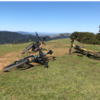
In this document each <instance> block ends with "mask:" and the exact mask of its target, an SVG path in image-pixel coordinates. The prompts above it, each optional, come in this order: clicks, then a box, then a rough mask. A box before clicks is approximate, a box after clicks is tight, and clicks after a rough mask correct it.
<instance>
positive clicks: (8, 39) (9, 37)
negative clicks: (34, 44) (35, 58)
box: [0, 31, 36, 44]
mask: <svg viewBox="0 0 100 100" xmlns="http://www.w3.org/2000/svg"><path fill="white" fill-rule="evenodd" d="M24 39H26V40H27V39H33V40H35V39H36V36H33V35H23V34H19V33H16V32H8V31H0V44H5V43H14V42H15V43H18V42H19V41H22V40H24Z"/></svg>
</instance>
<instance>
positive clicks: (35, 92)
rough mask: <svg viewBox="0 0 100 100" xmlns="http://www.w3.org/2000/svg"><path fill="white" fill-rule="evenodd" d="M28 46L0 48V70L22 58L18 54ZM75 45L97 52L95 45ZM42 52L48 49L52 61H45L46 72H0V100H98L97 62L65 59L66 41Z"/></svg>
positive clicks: (34, 69)
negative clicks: (47, 65)
mask: <svg viewBox="0 0 100 100" xmlns="http://www.w3.org/2000/svg"><path fill="white" fill-rule="evenodd" d="M29 44H30V43H24V44H13V45H12V44H6V45H0V68H2V67H4V66H6V65H8V64H10V63H12V62H13V61H15V60H18V59H19V58H22V57H23V56H25V55H21V54H20V52H21V51H22V50H23V49H24V48H25V47H26V46H27V45H29ZM75 44H77V45H81V46H83V47H85V48H87V49H92V50H96V49H98V51H99V50H100V46H98V45H94V46H92V45H87V44H82V43H78V42H76V41H75ZM44 48H47V49H48V50H49V49H52V50H53V55H52V56H55V57H56V61H52V60H51V61H49V68H48V69H47V68H44V67H43V66H34V67H31V68H29V69H26V70H20V69H19V70H15V69H12V70H10V72H2V71H0V100H22V99H23V100H100V61H99V60H94V59H90V58H87V57H86V56H77V54H76V53H72V54H71V55H70V56H69V55H68V50H69V48H70V39H59V40H52V41H48V42H46V45H45V46H44ZM72 51H74V49H73V50H72ZM44 52H47V51H44ZM48 56H49V55H48ZM33 65H34V63H33Z"/></svg>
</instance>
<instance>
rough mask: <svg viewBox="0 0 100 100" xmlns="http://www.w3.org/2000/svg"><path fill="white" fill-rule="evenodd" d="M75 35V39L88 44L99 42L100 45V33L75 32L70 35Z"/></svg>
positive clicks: (71, 36)
mask: <svg viewBox="0 0 100 100" xmlns="http://www.w3.org/2000/svg"><path fill="white" fill-rule="evenodd" d="M73 36H74V37H75V40H76V41H78V42H81V43H86V44H99V45H100V33H97V34H94V33H92V32H73V33H72V34H71V35H70V38H71V39H72V38H73Z"/></svg>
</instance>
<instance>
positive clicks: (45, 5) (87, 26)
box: [0, 1, 100, 33]
mask: <svg viewBox="0 0 100 100" xmlns="http://www.w3.org/2000/svg"><path fill="white" fill-rule="evenodd" d="M99 25H100V1H97V2H94V1H83V2H82V1H62V2H61V1H37V2H36V1H0V30H1V31H3V30H6V31H25V32H35V31H37V32H44V33H72V32H75V31H78V32H93V33H98V32H99Z"/></svg>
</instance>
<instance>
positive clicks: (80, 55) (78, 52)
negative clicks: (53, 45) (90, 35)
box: [73, 51, 100, 60]
mask: <svg viewBox="0 0 100 100" xmlns="http://www.w3.org/2000/svg"><path fill="white" fill-rule="evenodd" d="M73 53H76V54H77V56H79V57H83V56H84V55H85V56H86V57H88V58H90V59H94V60H100V57H96V56H93V55H89V54H88V55H86V53H84V52H80V51H74V52H73Z"/></svg>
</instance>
